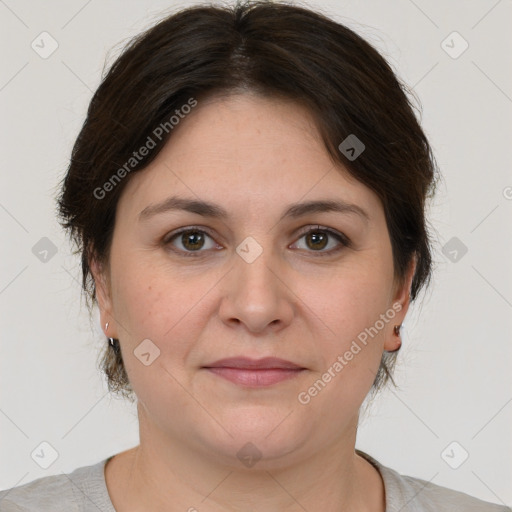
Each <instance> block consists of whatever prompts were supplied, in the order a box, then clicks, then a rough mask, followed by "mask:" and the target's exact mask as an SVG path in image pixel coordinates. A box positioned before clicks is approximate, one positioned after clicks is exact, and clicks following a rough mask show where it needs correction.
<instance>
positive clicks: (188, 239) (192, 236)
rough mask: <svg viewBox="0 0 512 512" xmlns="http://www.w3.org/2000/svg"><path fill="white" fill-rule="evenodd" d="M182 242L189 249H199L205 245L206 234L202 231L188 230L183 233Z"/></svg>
mask: <svg viewBox="0 0 512 512" xmlns="http://www.w3.org/2000/svg"><path fill="white" fill-rule="evenodd" d="M181 243H182V244H183V247H185V249H187V250H189V251H197V250H198V249H201V248H202V247H203V245H204V235H203V233H201V232H200V231H186V232H184V233H181Z"/></svg>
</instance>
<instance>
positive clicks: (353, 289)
mask: <svg viewBox="0 0 512 512" xmlns="http://www.w3.org/2000/svg"><path fill="white" fill-rule="evenodd" d="M435 179H436V170H435V163H434V159H433V156H432V153H431V149H430V146H429V143H428V141H427V139H426V137H425V135H424V133H423V131H422V129H421V127H420V126H419V124H418V122H417V120H416V117H415V115H414V112H413V110H412V108H411V105H410V104H409V102H408V100H407V97H406V95H405V93H404V90H403V89H402V87H401V86H400V84H399V82H398V80H397V78H396V77H395V76H394V74H393V72H392V70H391V69H390V68H389V66H388V65H387V64H386V62H385V61H384V59H383V58H382V57H381V56H380V55H379V54H378V53H377V52H376V50H374V49H373V48H372V47H371V46H370V45H368V44H367V43H366V42H365V41H364V40H362V39H361V38H360V37H359V36H357V35H356V34H354V33H353V32H352V31H350V30H349V29H347V28H346V27H344V26H342V25H340V24H337V23H335V22H334V21H331V20H329V19H327V18H324V17H323V16H321V15H319V14H316V13H314V12H311V11H309V10H306V9H302V8H298V7H292V6H288V5H284V4H271V3H248V4H244V5H238V6H236V7H234V8H232V9H230V8H221V7H194V8H189V9H186V10H184V11H181V12H179V13H177V14H175V15H173V16H171V17H169V18H167V19H165V20H163V21H162V22H160V23H159V24H157V25H156V26H155V27H153V28H151V29H150V30H149V31H147V32H146V33H144V34H142V35H141V36H140V37H138V38H137V39H136V40H134V41H133V43H132V44H131V45H130V46H129V47H128V48H127V49H126V50H125V51H124V53H123V54H122V55H121V57H120V58H119V59H118V60H117V61H116V62H115V63H114V65H113V66H112V68H111V69H110V71H109V73H108V74H107V76H106V78H105V79H104V81H103V83H102V84H101V85H100V87H99V88H98V90H97V92H96V93H95V95H94V97H93V99H92V101H91V104H90V107H89V112H88V116H87V119H86V121H85V123H84V126H83V128H82V131H81V133H80V135H79V137H78V139H77V141H76V143H75V147H74V149H73V154H72V158H71V163H70V166H69V169H68V172H67V175H66V177H65V179H64V182H63V186H62V193H61V196H60V198H59V207H60V214H61V217H62V223H63V225H64V226H65V227H66V228H68V229H69V230H70V233H71V235H72V237H73V239H74V241H75V242H76V243H77V247H78V250H79V252H80V254H81V257H82V269H83V286H84V290H85V292H86V294H88V296H89V298H90V299H91V305H93V304H95V303H97V304H98V307H99V309H100V314H101V322H102V326H103V328H104V332H105V336H106V338H107V339H108V340H109V341H108V343H107V347H106V352H105V357H104V361H103V367H104V370H105V372H106V375H107V377H108V383H109V388H110V389H111V390H112V391H116V392H119V393H121V394H123V395H125V396H127V397H129V398H130V399H133V400H136V401H137V410H138V416H139V428H140V445H139V446H137V447H135V448H133V449H131V450H128V451H125V452H122V453H119V454H116V455H114V456H112V457H109V458H108V459H106V460H104V461H101V462H99V463H97V464H95V465H93V466H88V467H83V468H79V469H77V470H76V471H74V472H73V473H71V474H69V475H60V476H53V477H46V478H42V479H39V480H36V481H34V482H31V483H29V484H26V485H23V486H20V487H17V488H13V489H10V490H7V491H4V492H2V493H0V509H1V510H2V511H4V510H5V511H14V510H38V511H41V510H55V509H56V508H57V507H58V508H59V509H62V510H74V509H79V510H87V511H89V510H101V511H105V512H106V511H114V510H115V511H117V512H124V511H138V510H141V511H142V510H144V511H148V510H150V511H160V510H162V511H163V510H165V511H170V510H171V511H175V510H176V511H178V510H179V511H183V510H186V511H189V512H192V511H212V512H216V511H229V510H243V511H250V510H262V511H263V510H265V511H276V512H277V511H285V510H286V511H296V510H297V511H299V510H301V511H304V510H307V511H317V510H324V511H333V512H334V511H338V510H357V511H372V512H382V511H385V510H387V511H398V510H404V511H405V510H415V511H416V510H418V511H434V510H435V511H443V510H446V511H448V510H450V511H454V510H460V511H462V510H464V511H467V510H489V511H491V510H496V511H498V510H508V509H507V508H506V507H502V506H498V505H493V504H491V503H486V502H483V501H481V500H478V499H476V498H473V497H470V496H468V495H466V494H463V493H460V492H455V491H452V490H449V489H446V488H443V487H440V486H437V485H434V484H427V482H425V481H422V480H419V479H416V478H411V477H404V476H401V475H399V474H398V473H397V472H395V471H394V470H392V469H390V468H387V467H384V466H383V465H382V464H380V463H379V462H378V461H376V460H375V459H373V458H372V457H371V456H370V455H368V454H366V453H363V452H361V451H359V450H356V449H355V442H356V432H357V424H358V416H359V410H360V407H361V404H362V403H363V400H364V399H365V397H366V396H367V395H368V393H375V392H376V391H378V390H379V389H380V388H381V387H382V386H383V385H384V384H385V383H386V382H387V380H388V379H389V378H390V377H391V371H392V368H393V365H394V362H395V359H396V355H397V351H398V350H399V348H400V345H401V341H400V326H401V324H402V322H403V320H404V318H405V316H406V313H407V310H408V307H409V304H410V302H411V301H412V300H414V299H415V298H416V297H417V296H418V293H419V292H420V290H421V289H422V288H423V287H424V286H425V285H427V284H428V280H429V277H430V274H431V252H430V251H431V249H430V241H429V236H428V233H427V229H426V220H425V204H426V199H427V198H428V197H429V196H430V195H431V194H432V193H433V190H434V186H435Z"/></svg>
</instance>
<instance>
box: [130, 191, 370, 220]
mask: <svg viewBox="0 0 512 512" xmlns="http://www.w3.org/2000/svg"><path fill="white" fill-rule="evenodd" d="M175 210H183V211H187V212H190V213H195V214H197V215H201V216H203V217H210V218H213V219H221V220H226V219H228V218H229V214H228V212H227V211H226V210H225V209H224V208H223V207H222V206H220V205H218V204H215V203H211V202H208V201H200V200H196V199H187V198H184V197H177V196H171V197H168V198H167V199H165V200H164V201H162V202H160V203H157V204H153V205H149V206H147V207H146V208H144V210H142V211H141V212H140V214H139V221H145V220H147V219H149V218H151V217H153V216H155V215H158V214H161V213H165V212H169V211H175ZM323 212H337V213H344V214H355V215H358V216H359V217H361V218H362V220H364V221H365V222H368V221H369V220H370V216H369V215H368V213H367V212H366V211H365V210H363V208H361V207H360V206H358V205H356V204H352V203H347V202H345V201H343V200H339V199H338V200H330V199H324V200H316V201H306V202H303V203H294V204H291V205H290V206H289V207H288V208H287V209H286V210H285V211H284V213H283V214H282V215H281V219H280V221H282V220H284V219H287V218H292V219H295V218H299V217H302V216H304V215H307V214H310V213H323Z"/></svg>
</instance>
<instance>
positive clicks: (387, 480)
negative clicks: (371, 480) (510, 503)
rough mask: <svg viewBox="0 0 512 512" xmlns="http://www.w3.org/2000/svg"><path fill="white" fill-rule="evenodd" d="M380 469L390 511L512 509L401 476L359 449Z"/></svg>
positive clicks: (493, 511)
mask: <svg viewBox="0 0 512 512" xmlns="http://www.w3.org/2000/svg"><path fill="white" fill-rule="evenodd" d="M357 453H358V454H359V455H361V456H362V457H364V458H366V459H367V460H368V461H369V462H370V463H372V464H373V465H374V466H375V467H376V468H377V469H378V471H379V472H380V474H381V476H382V480H383V481H384V489H385V493H386V512H398V511H401V512H444V511H446V512H448V511H449V512H512V509H511V508H509V507H506V506H504V505H496V504H494V503H489V502H487V501H482V500H479V499H477V498H474V497H473V496H470V495H469V494H466V493H463V492H459V491H454V490H452V489H448V488H447V487H442V486H439V485H435V484H433V483H431V482H427V481H426V480H422V479H420V478H414V477H411V476H405V475H401V474H399V473H398V472H396V471H395V470H393V469H391V468H388V467H386V466H383V465H382V464H380V463H379V462H378V461H376V460H375V459H373V458H372V457H370V456H369V455H367V454H365V453H363V452H361V451H360V450H357Z"/></svg>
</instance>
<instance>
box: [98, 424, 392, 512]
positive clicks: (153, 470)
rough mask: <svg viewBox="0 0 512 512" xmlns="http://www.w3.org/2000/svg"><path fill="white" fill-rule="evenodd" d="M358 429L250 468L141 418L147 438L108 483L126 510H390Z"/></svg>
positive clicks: (116, 464)
mask: <svg viewBox="0 0 512 512" xmlns="http://www.w3.org/2000/svg"><path fill="white" fill-rule="evenodd" d="M139 416H141V415H139ZM355 434H356V428H355V426H352V427H351V428H350V429H349V430H348V432H347V436H345V438H344V439H343V440H342V441H343V442H339V441H338V442H337V443H335V444H332V445H328V446H324V447H323V449H322V450H321V451H315V452H314V453H313V454H312V455H310V456H304V457H302V458H297V459H295V460H293V461H291V460H290V461H289V462H288V463H286V464H285V463H283V461H282V460H279V461H278V460H270V461H269V460H263V459H261V460H260V461H258V462H256V463H255V464H254V465H253V466H251V467H243V465H242V464H240V461H239V460H238V459H236V458H235V459H234V460H231V462H230V461H229V459H226V460H225V461H221V460H220V459H219V457H218V456H214V455H212V454H210V455H208V454H205V453H204V451H203V452H201V451H198V450H197V449H193V447H191V446H189V445H187V444H185V443H183V442H181V441H178V442H172V441H170V440H169V437H168V435H167V436H166V435H164V433H163V432H162V431H160V430H158V429H156V428H155V427H154V426H152V427H151V428H149V424H148V423H147V422H146V421H144V418H143V417H140V440H141V443H140V445H139V446H137V447H135V448H133V449H131V450H128V451H127V452H123V453H122V454H119V455H117V456H116V457H114V459H112V460H111V461H110V462H109V465H108V466H107V468H106V470H105V475H106V479H107V486H108V488H109V492H110V494H111V498H112V501H113V504H114V507H115V508H116V510H117V511H118V512H124V511H125V510H130V511H131V512H136V511H139V510H140V511H143V510H144V511H146V510H152V511H155V512H159V511H160V510H161V511H166V512H169V511H187V512H203V511H208V512H221V511H222V512H230V511H243V512H249V511H252V510H265V511H268V512H283V511H286V512H296V511H297V512H299V511H300V512H304V510H323V511H325V512H339V511H341V510H343V511H356V510H357V511H358V512H366V511H370V510H371V511H372V512H376V511H378V512H380V511H384V510H385V504H384V489H383V484H382V480H381V477H380V475H379V473H378V471H377V470H376V469H375V468H373V466H371V464H369V463H368V462H367V461H365V460H364V459H362V458H361V457H359V456H358V455H357V454H356V453H355V451H354V446H355ZM116 459H117V460H116ZM241 466H242V468H241ZM170 506H172V507H173V508H169V507H170Z"/></svg>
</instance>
